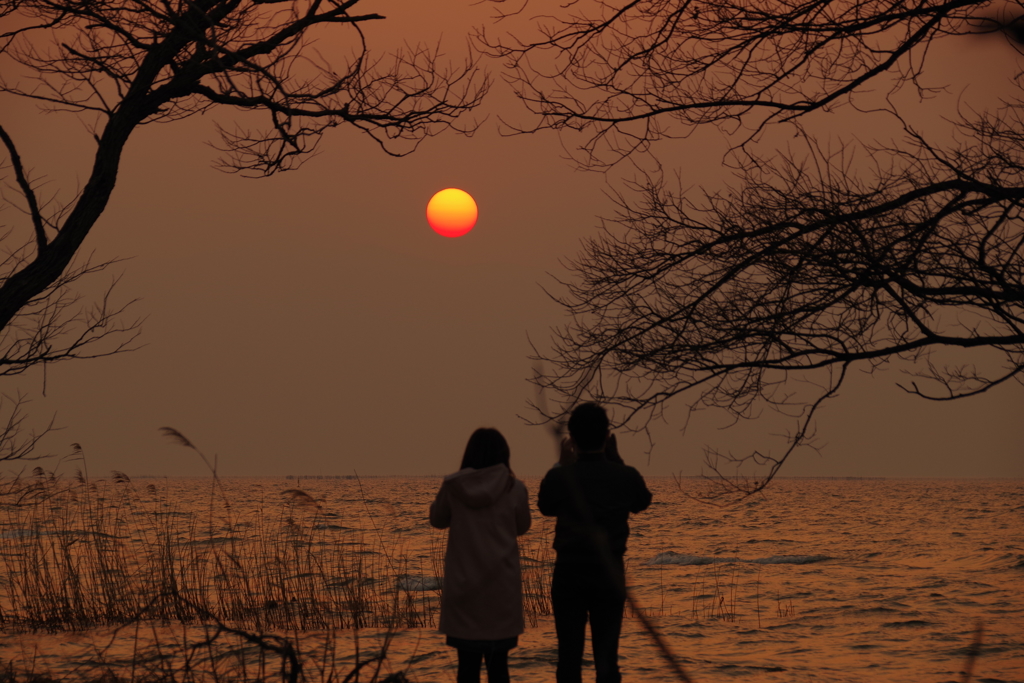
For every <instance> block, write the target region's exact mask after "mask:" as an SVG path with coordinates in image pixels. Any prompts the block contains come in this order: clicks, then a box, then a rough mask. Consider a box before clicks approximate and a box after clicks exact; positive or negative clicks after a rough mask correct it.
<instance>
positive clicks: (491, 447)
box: [462, 427, 509, 470]
mask: <svg viewBox="0 0 1024 683" xmlns="http://www.w3.org/2000/svg"><path fill="white" fill-rule="evenodd" d="M508 458H509V450H508V442H507V441H505V437H503V436H502V435H501V432H499V431H498V430H497V429H492V428H490V427H481V428H480V429H478V430H476V431H475V432H473V435H472V436H470V437H469V443H467V444H466V452H465V454H464V455H463V456H462V469H466V468H467V467H472V468H473V469H476V470H482V469H483V468H485V467H491V466H492V465H505V467H508V466H509V465H508Z"/></svg>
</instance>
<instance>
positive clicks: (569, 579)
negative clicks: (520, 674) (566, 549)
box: [551, 557, 626, 683]
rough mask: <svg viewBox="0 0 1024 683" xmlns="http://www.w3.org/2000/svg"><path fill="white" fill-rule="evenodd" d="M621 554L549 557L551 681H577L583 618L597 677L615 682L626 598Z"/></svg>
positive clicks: (583, 636) (618, 677)
mask: <svg viewBox="0 0 1024 683" xmlns="http://www.w3.org/2000/svg"><path fill="white" fill-rule="evenodd" d="M624 586H625V584H624V582H623V571H622V558H621V557H620V558H615V561H614V563H613V566H612V567H611V568H609V567H606V566H604V564H603V563H601V562H593V563H570V562H555V571H554V574H553V576H552V577H551V607H552V609H553V610H554V613H555V633H556V634H557V635H558V668H557V669H556V670H555V680H556V681H557V683H581V682H582V671H581V668H582V665H583V645H584V641H585V639H586V628H587V621H588V619H589V621H590V641H591V648H592V650H593V653H594V669H595V673H596V675H597V676H596V677H597V683H619V682H620V681H621V680H622V675H621V674H620V673H619V632H620V631H621V630H622V612H623V608H624V607H625V603H626V594H625V588H624Z"/></svg>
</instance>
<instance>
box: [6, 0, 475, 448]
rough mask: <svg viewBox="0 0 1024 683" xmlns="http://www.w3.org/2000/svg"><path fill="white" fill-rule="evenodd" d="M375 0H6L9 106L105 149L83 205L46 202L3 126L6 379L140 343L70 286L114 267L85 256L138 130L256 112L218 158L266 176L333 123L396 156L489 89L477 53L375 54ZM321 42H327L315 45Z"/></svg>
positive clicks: (105, 306) (297, 157)
mask: <svg viewBox="0 0 1024 683" xmlns="http://www.w3.org/2000/svg"><path fill="white" fill-rule="evenodd" d="M365 4H366V3H365V2H362V1H361V0H287V1H285V0H81V1H80V0H0V22H2V23H0V102H4V101H7V102H11V101H12V98H23V99H27V100H33V101H35V102H38V103H39V104H40V105H41V106H42V108H44V109H48V110H55V111H63V112H72V113H75V114H77V115H78V116H79V117H80V118H81V119H83V120H84V121H85V122H86V123H87V124H88V126H89V127H90V129H91V132H92V134H93V138H94V140H95V144H96V151H95V157H94V159H93V163H92V168H91V170H90V171H89V172H88V175H87V179H86V181H85V183H84V185H83V186H82V188H81V189H80V190H79V191H78V192H77V194H76V195H75V196H74V198H73V199H71V201H69V202H68V203H66V204H60V203H58V202H56V201H54V200H51V201H44V200H42V199H40V195H39V191H38V187H39V183H38V181H37V179H36V178H34V177H33V176H32V173H31V167H30V166H29V164H28V162H27V161H26V160H24V159H22V158H21V156H20V155H19V152H18V146H17V144H16V140H15V139H14V136H13V134H12V131H11V130H9V129H8V128H6V127H4V126H3V125H2V123H3V122H2V120H0V141H2V143H3V150H5V151H6V154H5V155H4V156H5V157H6V159H4V160H3V165H2V166H0V168H2V169H3V171H4V172H5V175H6V178H5V187H4V188H3V195H2V197H0V199H2V201H3V203H4V204H6V205H8V206H9V207H14V208H16V209H17V210H18V211H20V213H21V214H22V215H23V216H24V226H22V225H20V224H19V225H15V226H13V227H8V228H6V232H4V233H3V235H2V240H3V260H2V262H0V375H11V374H17V373H20V372H23V371H24V370H25V369H27V368H28V367H31V366H34V365H38V364H47V363H52V362H56V361H61V360H66V359H69V358H82V357H95V356H101V355H109V354H111V353H116V352H119V351H123V350H125V349H127V348H131V347H132V346H133V344H134V342H135V340H136V335H137V333H138V321H127V322H125V321H121V314H122V313H123V311H124V308H125V307H124V306H123V305H122V306H117V305H112V304H111V303H110V299H109V296H106V297H102V298H101V299H100V301H99V302H98V303H93V304H91V305H85V304H84V303H83V302H82V301H80V300H79V297H78V296H77V295H76V294H75V293H74V292H73V291H72V289H71V288H70V285H72V284H73V283H75V282H76V281H78V280H79V279H80V278H82V277H83V276H85V275H88V274H90V273H94V272H96V271H97V270H101V269H102V268H103V267H105V266H106V265H109V264H106V263H105V264H90V263H88V262H87V261H82V260H80V261H76V258H75V257H76V255H78V253H79V251H80V249H81V247H82V244H83V241H84V240H85V238H86V236H87V235H88V234H89V231H90V230H91V229H92V228H93V226H94V225H95V224H96V221H97V220H98V219H99V217H100V215H101V214H102V213H103V211H104V209H105V208H106V206H107V202H108V200H109V199H110V195H111V192H112V191H113V189H114V186H115V184H116V182H117V176H118V171H119V167H120V164H121V155H122V152H123V150H124V147H125V144H126V142H127V141H128V139H129V138H130V137H131V136H132V134H133V133H134V132H135V131H136V130H138V128H139V127H140V126H143V125H148V124H155V123H166V122H171V121H175V120H178V119H182V118H186V117H188V116H191V115H193V114H197V113H202V112H206V111H208V110H210V109H212V108H214V107H218V106H220V107H225V108H231V109H234V110H237V111H251V112H257V113H259V114H261V115H263V117H264V120H265V122H266V123H265V127H264V128H263V129H260V130H252V129H248V128H244V127H238V128H235V129H230V130H229V129H222V130H220V135H221V144H220V149H221V151H222V152H223V157H222V158H221V160H220V165H221V167H222V168H224V169H225V170H228V171H235V172H242V173H244V174H249V175H256V176H267V175H271V174H273V173H276V172H278V171H284V170H289V169H292V168H295V167H296V166H298V165H299V163H300V161H301V160H302V159H303V158H304V157H306V156H307V155H308V154H309V153H310V152H312V151H314V150H315V148H316V145H317V142H318V141H319V139H320V136H321V135H322V134H323V133H324V132H325V131H326V130H327V129H328V128H333V127H335V126H343V125H347V126H351V127H354V128H357V129H360V130H362V131H363V132H365V133H367V134H369V135H370V136H372V137H373V138H374V139H375V140H377V141H378V142H379V143H380V145H381V146H382V147H383V148H384V150H385V151H386V152H388V153H390V154H395V155H400V154H405V153H408V152H409V151H411V150H412V149H413V148H415V146H416V144H417V143H418V142H419V141H420V140H422V139H423V138H425V137H427V136H431V135H434V134H436V133H438V132H440V131H441V130H443V129H445V128H448V127H451V126H453V124H454V121H455V119H456V118H457V117H458V116H459V115H460V114H462V113H464V112H466V111H468V110H470V109H472V108H473V107H475V106H476V105H477V104H478V103H479V101H480V99H481V97H482V96H483V94H484V92H485V90H486V88H487V81H486V78H484V77H483V76H482V75H481V74H480V73H479V72H478V70H477V68H476V65H475V64H474V63H473V61H472V60H469V61H467V62H466V63H464V64H462V65H460V66H454V67H452V66H445V65H442V64H440V63H439V62H438V58H437V57H438V55H437V52H436V51H435V50H431V49H428V48H424V47H412V48H406V49H405V50H403V51H399V52H397V53H394V54H391V55H389V56H379V55H374V54H372V53H371V52H370V50H369V48H368V47H367V41H366V37H365V35H364V32H363V27H364V24H367V23H369V22H377V21H380V20H383V19H384V17H383V16H381V15H380V14H376V13H373V12H370V11H367V12H363V11H362V10H363V6H364V5H365ZM318 39H324V44H322V45H321V46H314V44H313V43H314V42H315V41H316V40H318ZM327 41H330V42H329V44H327ZM325 45H326V47H325ZM321 50H329V53H330V54H331V56H330V57H329V58H328V57H325V56H324V55H323V53H322V52H321ZM3 106H4V105H2V104H0V107H3ZM2 118H4V117H3V115H2V114H0V119H2ZM247 120H249V119H247ZM41 125H45V122H44V123H42V124H41ZM58 125H59V124H58ZM76 262H77V263H78V265H76ZM16 412H17V411H16ZM19 452H21V451H19Z"/></svg>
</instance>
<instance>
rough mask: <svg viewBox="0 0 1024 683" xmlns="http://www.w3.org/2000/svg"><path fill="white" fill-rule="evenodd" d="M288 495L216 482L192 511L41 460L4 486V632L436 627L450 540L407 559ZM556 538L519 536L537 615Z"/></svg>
mask: <svg viewBox="0 0 1024 683" xmlns="http://www.w3.org/2000/svg"><path fill="white" fill-rule="evenodd" d="M283 493H284V494H285V495H284V497H283V498H284V499H283V501H282V502H280V503H275V504H273V505H264V506H260V507H258V508H256V509H255V511H254V510H252V509H248V510H246V511H245V512H240V511H238V510H237V509H236V507H234V506H233V505H232V503H231V501H230V500H229V498H228V495H227V494H226V493H224V491H223V489H222V488H220V487H219V486H218V485H217V483H216V480H215V484H214V489H213V490H212V492H211V495H210V503H209V505H208V506H207V508H206V509H205V510H203V511H201V512H196V511H194V510H184V509H180V508H178V507H175V506H174V504H173V503H171V504H168V503H167V501H166V500H162V502H159V503H158V502H157V501H158V499H160V496H158V491H157V488H156V487H155V486H154V485H153V484H150V485H148V486H146V487H144V488H142V489H139V488H138V487H136V485H135V484H133V483H132V482H131V481H130V480H129V478H128V477H127V476H125V475H123V474H120V473H115V475H114V477H113V478H112V479H110V480H105V481H101V482H93V481H90V480H88V479H87V478H86V477H85V476H81V475H80V476H78V477H76V478H73V479H67V478H63V477H60V476H55V475H53V474H52V473H47V472H44V471H42V470H41V469H39V468H36V470H35V471H34V473H33V475H32V476H31V477H28V478H16V479H9V480H7V481H4V482H0V535H2V536H3V537H4V538H3V545H2V550H0V573H2V576H0V628H3V629H4V630H8V631H10V630H19V629H23V630H47V631H59V630H80V629H88V628H92V627H95V626H99V625H115V624H127V623H132V622H133V621H135V620H138V619H155V620H158V621H164V622H178V623H183V624H193V623H200V622H206V623H208V622H209V618H211V617H212V618H215V619H216V620H218V621H219V622H221V623H223V624H226V625H230V626H231V627H235V628H239V629H247V630H250V631H255V632H268V631H276V632H280V631H295V630H299V631H308V630H323V629H347V628H367V627H372V628H386V629H398V628H409V627H430V626H433V625H435V623H436V618H437V612H438V609H439V598H440V585H441V573H442V571H443V555H444V540H443V537H441V536H438V537H435V539H434V541H433V542H432V546H431V551H430V555H431V557H430V559H429V562H428V564H429V566H428V567H426V568H424V567H419V566H412V565H411V563H410V561H409V560H408V559H407V558H406V556H405V554H404V553H403V549H402V547H401V544H400V543H397V544H396V539H393V538H384V537H382V536H381V535H380V532H375V533H373V534H364V533H363V532H360V531H349V532H348V536H347V537H346V538H345V539H343V538H340V537H339V534H338V533H337V532H336V531H335V532H334V533H329V531H330V528H331V525H330V524H327V523H326V521H325V518H324V515H323V512H322V510H321V508H320V505H319V504H318V503H317V501H315V500H313V498H312V497H310V496H309V495H308V494H306V493H305V492H304V491H301V490H299V489H290V490H287V491H284V492H283ZM367 514H368V513H367ZM371 522H372V520H371ZM374 528H376V526H374ZM548 540H549V539H545V538H537V539H533V540H527V541H526V542H525V543H524V555H525V557H524V587H525V589H526V614H527V618H528V620H529V621H530V623H533V624H535V623H536V621H537V618H538V617H539V616H544V615H547V614H550V606H549V601H548V597H547V596H548V593H549V590H548V586H549V581H550V561H549V559H548V554H549V551H547V550H546V547H547V545H548V544H547V543H545V541H548ZM411 570H415V571H411ZM421 570H424V571H427V572H429V573H430V574H432V575H427V576H423V575H422V574H420V573H419V572H420V571H421Z"/></svg>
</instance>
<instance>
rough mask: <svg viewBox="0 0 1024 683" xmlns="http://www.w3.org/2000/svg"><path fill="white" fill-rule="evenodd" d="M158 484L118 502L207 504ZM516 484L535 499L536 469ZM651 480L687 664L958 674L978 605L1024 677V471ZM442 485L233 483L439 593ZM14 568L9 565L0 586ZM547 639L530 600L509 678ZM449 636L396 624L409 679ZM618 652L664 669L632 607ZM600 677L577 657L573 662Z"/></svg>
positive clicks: (7, 649)
mask: <svg viewBox="0 0 1024 683" xmlns="http://www.w3.org/2000/svg"><path fill="white" fill-rule="evenodd" d="M149 483H152V484H153V486H152V487H150V488H148V489H146V490H145V492H146V493H148V495H149V497H150V499H151V500H149V501H148V502H147V501H146V500H144V499H145V498H146V495H144V494H140V495H138V497H137V498H138V500H135V502H132V503H130V504H128V503H123V504H122V505H121V508H119V509H121V510H123V511H125V512H124V514H126V515H129V514H136V515H140V516H141V515H146V514H155V512H154V511H155V510H158V509H160V506H163V507H165V508H168V507H170V508H173V509H174V510H175V511H176V514H179V515H185V516H188V515H195V516H196V517H197V518H200V517H201V516H202V514H203V510H205V509H206V508H207V507H208V506H209V500H210V482H209V481H208V480H206V481H204V480H196V479H170V480H163V479H153V480H148V479H147V480H136V481H135V482H134V483H132V484H131V486H134V487H135V488H136V489H137V490H139V491H143V487H146V486H147V484H149ZM526 484H527V487H528V488H529V489H530V492H531V499H533V500H534V501H535V496H536V491H537V487H538V484H539V481H538V480H536V479H527V480H526ZM648 484H649V486H650V488H651V490H652V491H653V493H654V503H653V504H652V506H651V508H650V509H649V510H648V511H646V512H644V513H642V514H639V515H636V516H635V518H634V520H633V522H632V529H633V534H632V536H631V542H630V546H629V551H628V553H627V573H628V580H629V582H630V584H631V585H632V587H633V590H634V593H635V595H636V597H637V600H638V602H639V603H640V604H641V605H642V606H644V608H645V609H646V610H647V612H648V613H649V614H651V615H652V617H653V620H654V622H655V623H656V624H657V626H658V628H659V629H660V630H661V632H662V633H663V635H664V636H665V638H666V640H667V642H668V644H669V646H670V647H671V649H672V650H673V651H674V653H675V654H676V655H677V656H678V657H679V659H680V661H681V662H682V663H683V666H684V667H685V669H686V671H687V673H688V674H689V675H690V676H691V678H692V679H693V680H694V681H696V682H709V681H716V682H717V681H734V680H750V681H759V682H760V681H764V682H766V683H768V682H774V681H779V682H782V681H787V682H793V681H822V682H832V681H834V682H837V683H840V682H841V683H847V682H850V683H852V682H855V681H856V682H860V681H872V682H874V683H884V682H888V681H920V682H927V683H946V682H950V683H952V682H953V681H960V680H961V676H962V674H961V671H962V670H963V668H964V666H965V663H966V662H967V658H968V657H967V655H968V652H969V649H970V645H971V643H972V640H973V638H974V637H975V631H976V627H977V625H978V624H979V623H980V624H981V627H982V629H983V635H982V645H981V648H980V655H979V656H978V657H977V659H976V660H975V663H974V679H973V680H975V681H983V682H988V683H996V682H999V681H1002V682H1006V683H1010V682H1013V683H1024V482H1021V481H1017V480H1002V481H990V480H923V479H916V480H817V479H781V480H778V481H776V482H775V483H773V484H772V486H771V487H770V488H769V490H768V491H767V492H766V493H765V494H764V495H759V496H756V497H754V498H751V499H748V500H746V501H743V502H741V503H738V504H735V505H733V506H729V507H714V506H710V505H707V504H704V503H700V502H697V501H695V500H693V499H691V498H689V497H688V496H687V493H688V489H689V487H691V486H692V487H696V486H697V485H698V484H699V482H697V481H696V480H688V479H683V480H681V485H680V484H677V482H675V481H673V480H672V479H660V478H659V479H652V480H649V481H648ZM438 485H439V479H437V478H367V479H363V480H362V481H361V482H357V481H355V480H352V479H301V480H284V479H235V480H227V481H225V482H224V488H225V497H226V498H227V499H229V500H230V501H231V504H232V508H233V510H234V514H235V515H237V516H240V517H241V518H244V517H245V516H246V515H247V514H256V512H255V511H256V510H257V509H258V510H259V511H260V513H261V514H266V511H267V510H273V509H278V508H280V509H282V510H285V508H286V507H287V509H288V510H290V509H291V507H288V506H293V505H294V498H295V495H296V494H294V493H292V494H288V495H287V496H282V494H283V493H284V492H285V491H286V490H294V489H299V490H301V491H303V492H305V493H306V494H308V495H309V496H310V497H312V498H313V499H316V500H317V501H318V503H319V505H320V507H319V508H318V510H317V513H316V514H317V519H318V520H319V522H317V523H318V524H319V525H320V528H319V533H321V534H322V535H321V536H319V537H318V538H320V539H321V540H320V541H318V543H320V544H321V545H323V546H324V547H329V546H331V544H342V543H351V542H352V538H353V535H354V534H358V535H359V538H360V540H359V542H360V543H362V544H363V547H364V548H365V549H364V551H363V552H366V553H367V554H368V556H371V555H373V554H374V553H376V554H378V555H380V556H381V557H385V559H387V562H388V563H390V566H391V567H392V568H393V576H391V577H389V578H388V580H393V581H396V582H402V585H403V587H404V589H406V590H408V591H419V592H421V593H422V594H423V595H424V596H425V597H426V598H432V599H436V590H435V588H436V577H435V572H436V570H435V567H436V566H437V562H438V559H439V551H438V549H439V548H440V547H441V543H442V542H443V534H442V532H438V531H435V530H433V529H431V528H430V527H429V526H428V524H427V522H426V515H427V508H428V506H429V504H430V502H431V500H432V499H433V496H434V494H435V492H436V490H437V486H438ZM109 486H111V487H112V486H113V485H109ZM111 490H113V489H112V488H111ZM286 499H287V500H286ZM133 500H134V499H133ZM282 506H285V507H282ZM249 509H251V510H252V512H251V513H250V512H247V510H249ZM282 514H283V513H282ZM288 519H289V520H290V519H291V518H290V517H289V518H288ZM289 523H290V524H291V522H289ZM27 525H28V523H27V522H25V521H24V519H21V518H19V517H17V515H14V514H13V513H9V514H8V516H7V518H5V519H4V520H2V521H0V535H2V536H3V537H4V538H5V539H16V538H21V537H23V536H25V535H28V534H33V533H35V534H41V533H43V532H42V531H39V530H38V529H36V530H35V531H33V529H32V528H28V526H27ZM238 526H239V528H241V526H242V525H238ZM552 527H553V525H552V523H551V520H548V519H544V518H541V517H540V516H539V514H537V513H536V512H535V518H534V528H533V530H531V532H530V533H529V534H528V535H527V536H525V537H524V538H523V544H522V554H523V556H524V566H529V567H532V568H538V569H537V570H538V571H540V572H541V573H543V572H544V571H545V570H546V569H548V568H549V564H550V561H551V560H552V559H553V556H552V554H551V551H550V550H548V548H549V546H550V541H551V534H552ZM132 528H135V527H133V526H132V525H130V524H129V525H127V526H126V527H125V529H126V530H127V531H125V532H124V533H125V536H130V534H131V529H132ZM230 531H231V530H230V529H229V530H228V531H226V532H224V534H227V533H229V532H230ZM240 538H241V536H240ZM136 540H137V541H139V539H136ZM9 542H10V540H8V541H5V543H9ZM139 542H141V541H139ZM380 566H383V565H380ZM8 567H10V565H8ZM0 571H2V570H0ZM0 578H2V577H0ZM9 584H10V577H6V579H3V580H2V584H0V589H3V588H4V587H6V586H9ZM5 604H7V607H5V609H6V610H7V612H8V614H10V610H11V607H10V602H9V600H8V602H7V603H5ZM191 628H192V629H193V631H194V630H195V628H196V627H194V626H193V627H191ZM147 629H148V631H147V632H148V633H150V634H152V637H153V638H158V637H169V638H174V637H181V638H187V634H185V632H184V631H183V630H182V629H181V628H176V627H174V626H173V625H159V626H158V625H150V626H147V627H146V629H144V631H145V630H147ZM160 633H163V634H164V636H159V634H160ZM133 634H134V635H133ZM293 635H294V637H296V638H300V639H305V642H306V643H307V645H306V647H307V649H312V650H315V649H316V647H320V645H317V643H321V642H322V639H323V638H326V637H330V638H333V639H335V641H336V643H335V645H334V647H337V648H338V650H339V651H341V650H346V649H350V646H354V642H355V640H354V634H353V633H351V632H350V631H341V632H338V633H337V634H331V635H329V636H328V635H327V634H326V633H325V632H316V631H313V632H309V633H304V634H298V633H295V634H293ZM129 636H132V637H134V638H135V645H132V646H131V647H129V646H128V645H127V644H126V643H129V642H131V638H130V637H129ZM140 637H147V636H139V629H138V628H137V627H136V628H134V629H133V628H128V629H124V628H122V629H121V630H115V629H113V628H109V627H103V628H96V629H90V630H87V631H84V632H77V633H61V634H40V633H36V634H33V633H28V634H25V633H21V634H17V633H5V634H3V635H2V636H0V647H2V648H3V655H0V656H2V657H3V658H4V659H5V660H10V659H14V660H19V659H20V660H21V661H27V659H28V658H32V661H33V662H34V664H33V666H34V667H35V669H36V670H37V671H51V672H54V673H60V672H67V671H71V670H73V669H74V667H75V666H77V665H80V664H81V663H82V662H83V661H84V660H89V659H90V658H91V659H95V658H96V653H97V652H98V651H100V650H101V649H102V651H103V652H104V653H105V656H106V657H107V658H108V659H113V660H117V659H118V658H120V659H121V660H125V661H127V660H130V659H131V656H132V654H131V653H132V650H131V648H132V647H135V648H137V647H138V644H137V643H138V639H139V638H140ZM382 637H383V636H382V632H381V631H380V629H363V630H361V631H360V632H359V643H360V647H361V648H362V651H363V652H364V653H365V652H366V651H367V650H373V649H374V648H376V647H379V646H380V641H381V638H382ZM318 639H321V640H318ZM118 642H122V643H123V644H122V645H121V646H118V645H117V643H118ZM555 652H556V650H555V638H554V628H553V622H552V619H551V618H550V617H549V616H541V617H540V618H539V619H537V620H536V623H535V624H533V625H531V626H529V627H528V629H527V632H526V633H525V634H524V635H523V636H521V637H520V646H519V648H517V649H516V650H514V651H513V653H512V658H511V667H512V676H513V680H515V681H523V682H536V683H539V682H541V681H551V680H553V676H554V659H555ZM453 654H454V653H453V651H452V650H450V649H449V648H447V647H445V645H444V637H443V636H442V635H440V634H438V633H437V632H436V631H434V630H433V629H432V628H429V627H427V628H415V629H406V630H403V631H401V632H399V633H398V634H397V635H395V636H394V638H393V640H392V642H391V644H390V649H389V660H388V663H389V666H390V668H391V669H399V668H404V667H405V666H406V662H411V663H410V664H408V674H409V677H410V679H411V680H413V681H420V682H424V681H454V677H455V673H454V672H455V668H454V657H453ZM339 656H340V655H339ZM344 656H346V657H348V656H351V655H350V654H345V655H344ZM620 662H621V666H622V669H623V672H624V678H625V680H627V681H662V680H670V674H669V673H668V669H667V668H666V667H665V665H664V663H663V661H662V660H661V658H660V655H659V654H658V651H657V650H656V648H655V647H654V646H653V644H652V641H651V639H650V638H649V636H648V634H647V633H646V632H644V630H643V629H642V628H641V626H640V624H639V622H638V620H636V619H635V618H630V617H627V619H626V621H625V623H624V631H623V636H622V645H621V660H620ZM308 673H310V672H309V671H307V674H308ZM591 675H592V674H588V673H587V672H586V671H585V678H584V679H585V680H588V679H590V676H591Z"/></svg>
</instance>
